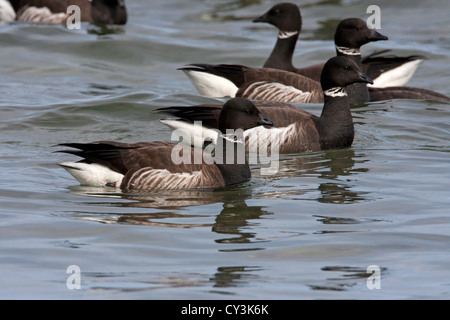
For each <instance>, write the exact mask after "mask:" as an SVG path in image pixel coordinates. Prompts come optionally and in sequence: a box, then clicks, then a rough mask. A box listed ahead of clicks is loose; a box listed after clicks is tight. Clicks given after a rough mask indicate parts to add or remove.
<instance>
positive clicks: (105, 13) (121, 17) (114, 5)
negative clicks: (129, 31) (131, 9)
mask: <svg viewBox="0 0 450 320" xmlns="http://www.w3.org/2000/svg"><path fill="white" fill-rule="evenodd" d="M92 8H93V10H92V19H93V20H94V21H95V22H96V23H98V24H126V23H127V18H128V17H127V9H126V7H125V0H92Z"/></svg>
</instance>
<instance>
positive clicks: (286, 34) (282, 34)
mask: <svg viewBox="0 0 450 320" xmlns="http://www.w3.org/2000/svg"><path fill="white" fill-rule="evenodd" d="M296 35H298V31H280V33H278V39H288V38H290V37H293V36H296Z"/></svg>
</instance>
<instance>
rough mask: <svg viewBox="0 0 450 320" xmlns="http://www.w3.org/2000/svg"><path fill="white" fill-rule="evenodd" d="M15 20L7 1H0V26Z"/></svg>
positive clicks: (13, 12)
mask: <svg viewBox="0 0 450 320" xmlns="http://www.w3.org/2000/svg"><path fill="white" fill-rule="evenodd" d="M14 20H16V12H15V11H14V9H13V7H12V6H11V4H10V3H9V1H7V0H0V25H1V24H4V23H10V22H12V21H14Z"/></svg>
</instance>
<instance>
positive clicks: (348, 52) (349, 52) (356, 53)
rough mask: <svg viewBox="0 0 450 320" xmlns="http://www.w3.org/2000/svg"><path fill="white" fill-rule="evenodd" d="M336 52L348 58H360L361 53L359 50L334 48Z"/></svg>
mask: <svg viewBox="0 0 450 320" xmlns="http://www.w3.org/2000/svg"><path fill="white" fill-rule="evenodd" d="M336 50H337V51H339V52H340V53H342V54H345V55H348V56H360V55H361V51H360V50H359V49H353V48H347V47H338V46H336Z"/></svg>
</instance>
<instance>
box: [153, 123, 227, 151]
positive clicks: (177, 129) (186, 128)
mask: <svg viewBox="0 0 450 320" xmlns="http://www.w3.org/2000/svg"><path fill="white" fill-rule="evenodd" d="M159 121H160V122H161V123H163V124H165V125H166V126H168V127H169V128H172V129H173V130H174V132H173V133H172V141H174V140H177V139H176V138H178V137H183V141H182V143H183V144H184V145H186V146H190V147H194V148H202V147H203V144H204V142H205V140H207V141H210V142H212V143H213V144H217V137H218V132H219V130H217V129H210V128H206V127H203V126H201V125H199V124H200V123H201V121H198V122H197V121H196V122H195V123H189V122H185V121H181V120H170V119H161V120H159ZM174 135H176V136H174Z"/></svg>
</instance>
